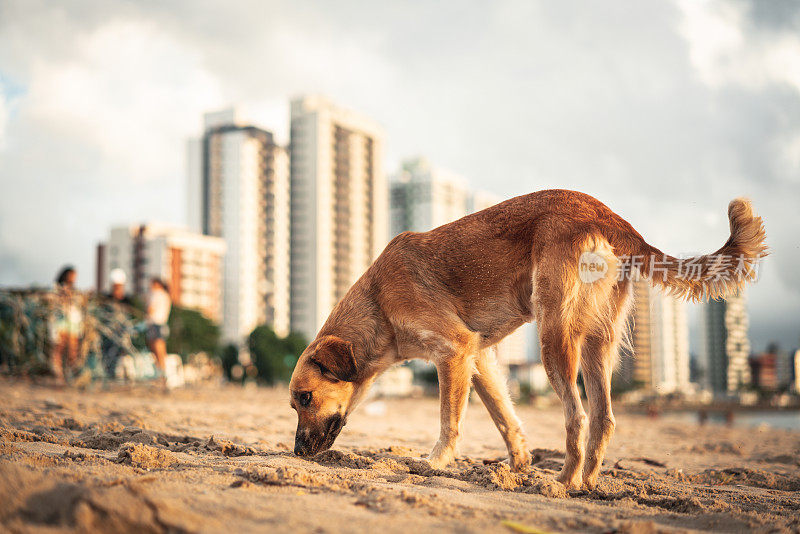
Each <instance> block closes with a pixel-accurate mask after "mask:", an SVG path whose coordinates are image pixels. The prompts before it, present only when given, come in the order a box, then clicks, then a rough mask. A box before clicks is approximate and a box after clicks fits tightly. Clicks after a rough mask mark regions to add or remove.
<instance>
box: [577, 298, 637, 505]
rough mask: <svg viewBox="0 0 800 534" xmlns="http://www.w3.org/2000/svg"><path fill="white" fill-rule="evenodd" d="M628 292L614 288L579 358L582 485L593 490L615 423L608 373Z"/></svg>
mask: <svg viewBox="0 0 800 534" xmlns="http://www.w3.org/2000/svg"><path fill="white" fill-rule="evenodd" d="M628 302H629V289H628V284H627V282H626V283H623V284H620V285H618V286H617V288H615V292H614V294H613V295H612V297H611V306H610V308H609V312H610V315H611V316H610V317H607V318H606V324H605V325H604V327H603V328H602V329H601V331H598V332H592V333H590V334H588V335H587V336H586V341H585V342H584V346H583V354H582V355H581V369H582V370H583V380H584V385H585V386H586V397H587V399H588V401H589V439H588V441H587V443H586V462H585V463H584V466H583V484H584V485H585V486H586V487H587V488H588V489H594V487H595V486H596V485H597V478H598V475H599V474H600V467H601V466H602V464H603V457H604V456H605V451H606V447H607V446H608V442H609V441H610V440H611V436H612V434H613V433H614V427H615V426H616V423H615V421H614V413H613V412H612V410H611V373H612V371H613V366H614V361H615V359H616V357H617V351H618V350H619V340H620V337H621V335H622V331H623V329H624V328H625V321H626V319H627V316H628V313H627V312H628Z"/></svg>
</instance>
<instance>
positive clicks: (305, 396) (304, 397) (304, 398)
mask: <svg viewBox="0 0 800 534" xmlns="http://www.w3.org/2000/svg"><path fill="white" fill-rule="evenodd" d="M297 400H298V401H299V402H300V406H302V407H304V408H305V407H307V406H308V405H309V404H311V392H310V391H306V392H304V393H301V394H300V397H299V398H298V399H297Z"/></svg>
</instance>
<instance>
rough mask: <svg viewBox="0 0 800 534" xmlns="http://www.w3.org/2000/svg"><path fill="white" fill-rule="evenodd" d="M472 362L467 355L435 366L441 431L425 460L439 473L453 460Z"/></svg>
mask: <svg viewBox="0 0 800 534" xmlns="http://www.w3.org/2000/svg"><path fill="white" fill-rule="evenodd" d="M472 369H473V366H472V362H471V361H470V359H469V357H468V356H467V355H462V354H458V355H453V356H450V357H445V358H441V359H440V360H439V361H437V362H436V372H437V375H438V377H439V404H440V412H441V413H440V417H441V430H440V433H439V441H437V442H436V445H435V446H434V447H433V451H431V454H430V455H429V456H428V462H430V464H431V466H432V467H434V468H437V469H441V468H443V467H445V466H447V464H449V463H450V462H452V461H453V459H454V458H455V456H456V446H457V444H458V437H459V434H460V433H461V421H462V419H463V418H464V412H465V411H466V409H467V399H468V398H469V387H470V381H471V377H472Z"/></svg>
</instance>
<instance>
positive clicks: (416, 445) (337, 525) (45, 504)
mask: <svg viewBox="0 0 800 534" xmlns="http://www.w3.org/2000/svg"><path fill="white" fill-rule="evenodd" d="M0 398H2V400H3V402H2V405H0V525H2V527H3V528H0V530H8V531H11V532H62V531H64V532H68V531H75V532H86V531H108V532H220V531H226V532H237V533H238V532H292V533H300V532H380V533H381V534H383V533H392V532H398V533H404V534H405V533H408V532H413V533H415V534H418V533H423V532H449V531H459V532H488V531H491V532H569V531H584V532H642V533H644V532H676V531H691V530H703V531H705V530H713V531H721V532H742V531H756V532H758V531H761V532H774V531H788V532H800V464H799V463H798V462H800V432H790V431H784V430H774V429H770V428H767V427H758V428H749V429H748V428H727V427H721V426H705V427H699V426H696V425H694V424H687V423H678V422H669V421H666V420H652V419H648V418H645V417H642V416H637V415H630V414H625V413H618V416H617V433H616V435H615V437H614V439H613V440H612V443H611V445H610V447H609V450H608V456H607V459H606V461H605V463H604V466H603V472H602V476H601V479H600V483H599V485H598V488H597V489H596V490H595V491H592V492H586V491H572V492H569V493H567V492H565V491H564V489H563V487H562V486H561V485H560V484H558V483H557V482H555V480H554V475H555V474H556V473H557V471H558V469H559V468H560V466H561V464H562V462H563V460H564V453H563V450H564V448H563V439H564V431H563V426H562V416H561V411H560V409H559V408H558V407H557V406H552V407H547V408H533V407H527V406H523V407H520V409H519V414H520V417H521V419H522V420H523V422H524V424H525V427H526V429H527V431H528V435H529V438H530V445H531V447H532V448H533V450H532V452H533V458H534V459H533V465H532V467H531V469H530V472H528V473H524V474H519V473H512V472H511V470H510V469H509V468H508V465H507V464H506V463H504V462H503V460H504V459H505V450H504V447H503V443H502V440H501V438H500V436H499V434H498V433H497V431H496V430H495V428H494V426H493V425H492V422H491V420H490V419H489V417H488V415H487V413H486V411H485V409H484V408H483V406H482V405H481V404H480V403H478V402H473V403H471V404H470V407H469V410H468V414H467V420H466V423H465V428H464V430H465V435H464V438H463V441H462V443H461V453H462V454H461V456H459V458H458V460H457V461H456V463H454V464H453V465H451V466H449V467H448V468H446V469H432V468H430V466H429V465H428V464H427V463H426V462H425V461H424V460H423V459H422V458H421V457H422V456H423V455H424V454H426V453H427V452H428V450H429V448H430V446H431V445H432V444H433V442H434V441H435V438H436V436H437V434H438V404H437V402H436V400H435V399H429V398H424V399H397V400H389V399H387V400H379V401H374V400H371V401H367V402H368V403H371V404H368V405H365V406H362V407H361V408H360V409H359V410H358V411H357V412H356V413H354V414H353V415H352V416H351V418H350V421H349V423H348V425H347V427H345V429H344V430H343V431H342V434H341V435H340V437H339V439H338V441H337V443H336V444H335V446H334V448H333V449H332V450H330V451H327V452H325V453H323V454H320V455H319V456H317V457H316V458H314V459H312V460H307V459H301V458H297V457H295V456H294V455H293V454H292V453H291V444H292V443H293V439H294V427H295V424H296V420H295V416H294V412H293V411H292V410H291V409H290V408H289V402H288V393H287V391H286V390H285V388H276V389H267V388H256V387H252V388H244V389H243V388H239V387H235V386H227V387H223V386H219V387H217V386H213V387H206V388H198V389H187V390H179V391H173V392H172V393H170V394H163V393H160V392H159V391H158V390H156V389H154V388H147V387H137V388H121V387H120V388H115V389H111V390H107V391H93V392H80V391H76V390H70V389H59V390H56V389H52V388H47V387H42V386H35V385H31V384H27V383H18V382H12V381H9V380H8V379H5V378H0ZM620 411H621V410H618V412H620Z"/></svg>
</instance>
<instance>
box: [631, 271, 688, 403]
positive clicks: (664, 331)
mask: <svg viewBox="0 0 800 534" xmlns="http://www.w3.org/2000/svg"><path fill="white" fill-rule="evenodd" d="M633 299H634V307H633V314H632V318H633V329H632V332H631V342H632V346H633V347H632V348H633V353H632V354H631V353H626V354H623V355H622V362H621V363H620V366H619V371H618V376H619V377H620V378H621V380H622V382H623V383H625V384H626V385H628V386H636V387H641V388H642V389H644V390H646V391H652V392H656V393H662V394H664V393H672V392H674V391H686V390H687V389H688V388H689V328H688V322H687V317H686V306H685V303H684V302H683V301H680V300H678V299H675V298H673V297H670V296H668V295H664V294H662V293H661V292H660V291H659V290H657V289H655V288H653V287H652V286H651V285H650V282H649V281H648V280H646V279H644V278H642V279H639V280H635V281H634V282H633Z"/></svg>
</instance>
